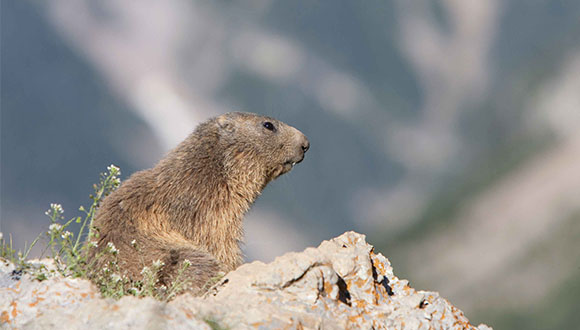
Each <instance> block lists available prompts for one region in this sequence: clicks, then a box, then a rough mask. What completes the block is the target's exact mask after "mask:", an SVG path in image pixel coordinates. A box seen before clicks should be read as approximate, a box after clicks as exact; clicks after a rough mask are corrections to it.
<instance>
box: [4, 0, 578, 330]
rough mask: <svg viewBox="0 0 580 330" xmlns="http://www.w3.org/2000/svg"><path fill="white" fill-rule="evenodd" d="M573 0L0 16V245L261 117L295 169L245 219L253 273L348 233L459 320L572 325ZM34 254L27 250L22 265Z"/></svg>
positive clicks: (177, 5)
mask: <svg viewBox="0 0 580 330" xmlns="http://www.w3.org/2000/svg"><path fill="white" fill-rule="evenodd" d="M579 17H580V2H578V1H564V0H560V1H558V0H555V1H524V0H514V1H497V0H487V1H475V0H469V1H461V0H431V1H404V0H398V1H386V0H382V1H378V0H367V1H274V0H247V1H236V2H234V1H211V2H210V1H183V0H166V1H155V0H141V1H115V0H106V1H98V2H96V1H90V0H51V1H36V0H27V1H24V0H23V1H8V0H6V1H4V0H2V2H1V85H0V86H1V88H0V91H1V100H0V101H1V113H0V129H1V131H0V148H1V149H0V150H1V155H0V156H1V172H0V202H1V204H0V207H1V208H0V217H1V218H0V232H3V233H4V236H5V237H7V236H8V234H11V235H12V237H13V240H14V242H15V243H16V245H17V246H23V244H24V242H25V241H28V242H30V241H32V240H33V239H34V238H35V237H36V235H37V234H38V233H39V232H41V231H43V230H46V229H47V227H48V224H49V221H48V219H47V218H46V217H45V216H44V215H43V213H44V211H45V210H46V209H48V206H49V204H50V203H51V202H57V203H61V204H62V205H63V207H64V209H65V215H66V216H68V217H72V216H74V215H77V213H78V212H77V211H76V210H77V209H78V207H79V205H86V204H88V195H89V194H90V193H91V192H92V188H91V187H92V183H95V182H97V181H98V173H99V172H102V171H104V170H105V169H106V166H107V165H109V164H111V163H114V164H116V165H118V166H120V167H121V169H122V172H123V176H122V177H123V178H126V177H128V176H129V175H130V174H131V173H133V172H134V171H136V170H139V169H143V168H148V167H151V166H153V165H154V164H155V163H156V161H157V160H158V159H160V158H161V157H162V156H163V154H164V153H166V152H167V151H168V150H169V149H170V148H172V147H173V146H175V145H176V144H177V143H178V142H179V141H181V140H182V139H183V138H184V137H185V136H186V135H187V134H188V133H189V132H191V131H192V130H193V128H194V127H195V126H196V125H197V124H198V123H199V122H201V121H204V120H205V119H207V118H208V117H211V116H214V115H218V114H220V113H222V112H226V111H233V110H242V111H250V112H257V113H262V114H266V115H271V116H274V117H276V118H278V119H280V120H282V121H285V122H286V123H288V124H291V125H293V126H295V127H297V128H298V129H300V130H301V131H302V132H304V133H305V134H306V135H307V136H308V137H309V139H310V141H311V144H312V147H311V151H309V153H308V155H307V157H306V160H305V161H304V162H303V163H301V164H300V165H299V166H297V167H296V168H295V169H294V170H293V171H292V172H291V173H289V174H287V175H285V176H283V177H281V178H280V179H279V180H277V181H275V182H273V183H272V184H270V185H269V187H268V188H267V189H266V191H265V192H264V193H263V195H262V197H261V198H260V199H259V200H258V202H257V203H256V204H255V206H254V208H253V209H252V211H251V212H250V214H249V215H248V216H247V217H246V223H245V225H246V243H245V251H246V255H247V260H263V261H271V260H273V258H274V257H275V256H277V255H281V254H282V253H284V252H287V251H293V250H302V249H304V248H305V247H307V246H312V245H317V244H318V243H319V242H320V241H321V240H323V239H329V238H332V237H334V236H336V235H339V234H341V233H342V232H344V231H347V230H356V231H358V232H361V233H365V234H366V235H367V237H368V239H369V241H370V243H371V244H374V245H375V247H376V249H377V250H378V251H379V252H381V253H383V254H385V255H386V256H387V257H388V258H389V259H390V260H391V262H392V263H393V265H394V267H395V269H396V270H397V275H398V276H400V277H402V278H407V279H409V280H410V281H411V282H412V284H413V286H414V287H417V288H426V289H429V290H434V291H439V292H440V293H441V294H442V295H443V296H444V297H447V298H448V299H450V300H451V302H452V303H453V304H455V305H457V306H459V307H460V308H461V309H462V310H463V311H464V312H465V313H466V315H467V316H468V317H469V319H470V320H471V321H472V322H473V323H476V324H477V323H479V322H485V323H487V324H489V325H491V326H494V327H496V328H497V329H524V328H525V329H558V328H561V329H564V328H569V329H571V328H574V326H575V325H577V324H578V323H579V322H580V314H579V313H578V312H577V307H576V306H577V302H576V300H577V299H576V298H577V297H579V296H580V19H579ZM35 253H40V250H38V251H35Z"/></svg>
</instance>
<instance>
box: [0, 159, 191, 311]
mask: <svg viewBox="0 0 580 330" xmlns="http://www.w3.org/2000/svg"><path fill="white" fill-rule="evenodd" d="M120 174H121V171H120V169H119V168H118V167H117V166H115V165H110V166H108V167H107V172H105V173H101V175H100V180H99V183H98V184H95V185H93V189H94V193H93V194H91V195H90V199H91V201H92V203H91V205H90V207H88V208H85V207H83V206H81V207H80V208H79V211H81V212H82V213H83V216H77V217H73V218H71V219H69V220H68V221H64V219H65V218H64V216H63V214H64V210H63V208H62V206H61V205H60V204H56V203H53V204H51V205H50V209H49V210H48V211H46V212H45V214H46V215H47V216H48V217H49V218H50V225H49V227H48V231H47V232H45V233H44V234H40V235H39V236H38V237H37V238H36V239H35V240H34V241H33V242H32V244H30V246H27V247H26V246H25V248H24V252H22V251H18V252H17V251H16V250H15V249H14V248H13V245H12V237H11V236H10V240H9V242H6V241H5V240H4V239H3V238H2V233H0V243H1V248H0V257H1V258H4V259H6V260H9V261H10V262H12V263H13V264H15V265H16V266H17V268H18V269H19V270H22V271H24V272H27V273H29V274H32V275H33V276H34V277H35V278H36V279H38V280H44V279H46V278H48V277H49V276H52V275H53V274H54V273H59V274H60V275H62V276H65V277H73V278H78V277H82V278H90V279H91V280H92V281H93V282H94V283H95V284H96V285H97V287H98V288H99V290H100V292H101V294H102V296H103V297H112V298H115V299H119V298H121V297H123V296H125V295H133V296H137V297H146V296H151V297H155V298H157V299H159V300H162V301H168V300H171V299H172V298H174V297H175V296H176V295H178V294H180V293H182V292H183V291H184V290H186V289H187V288H188V285H189V279H186V278H185V277H184V273H185V271H186V270H187V268H189V267H190V266H191V263H190V262H189V261H188V260H185V261H184V262H183V264H182V266H181V268H180V269H179V271H178V274H177V276H176V277H175V278H174V279H173V281H172V282H171V284H170V286H169V287H166V286H164V285H160V284H159V272H160V270H161V268H162V267H163V266H164V264H163V263H162V262H161V261H156V262H153V263H152V265H150V266H147V265H145V263H143V271H142V272H141V274H142V276H143V278H142V279H141V280H138V281H132V280H130V279H129V278H128V277H127V276H126V275H125V274H124V273H123V272H122V270H121V269H120V267H119V264H118V253H119V250H118V249H117V248H116V247H115V245H114V244H113V243H111V242H109V243H108V244H107V246H106V247H105V248H104V249H101V251H100V252H98V253H97V254H96V255H95V257H93V258H89V253H90V251H91V249H96V248H97V240H96V239H97V238H98V237H99V233H98V231H97V230H96V229H95V228H94V227H93V221H94V218H95V215H96V212H97V210H98V208H99V206H100V204H101V202H102V200H103V199H104V198H105V197H106V196H108V195H109V194H110V193H111V192H113V191H114V190H115V189H116V188H117V187H118V186H119V185H120V183H121V180H120V179H119V175H120ZM73 223H77V224H80V225H81V226H80V229H79V232H78V233H77V234H76V235H75V233H73V232H72V231H70V230H69V228H70V226H71V225H72V224H73ZM42 237H45V238H47V240H48V242H47V244H46V248H45V249H44V251H43V252H42V255H44V254H45V253H46V252H47V251H50V255H49V256H50V257H51V258H52V259H53V260H54V266H55V267H54V268H51V269H48V267H47V266H46V265H45V264H42V263H31V262H29V261H28V255H29V254H30V251H31V249H32V247H34V245H35V244H36V243H37V242H38V241H39V239H40V238H42ZM131 243H132V244H131V245H132V246H133V248H135V249H136V252H139V249H138V246H137V244H136V242H135V241H133V242H131ZM96 264H99V265H102V264H104V265H105V266H104V267H102V268H101V269H98V270H95V265H96Z"/></svg>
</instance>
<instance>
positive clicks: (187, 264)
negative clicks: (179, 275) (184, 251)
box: [183, 259, 191, 267]
mask: <svg viewBox="0 0 580 330" xmlns="http://www.w3.org/2000/svg"><path fill="white" fill-rule="evenodd" d="M183 266H185V267H189V266H191V261H189V259H184V260H183Z"/></svg>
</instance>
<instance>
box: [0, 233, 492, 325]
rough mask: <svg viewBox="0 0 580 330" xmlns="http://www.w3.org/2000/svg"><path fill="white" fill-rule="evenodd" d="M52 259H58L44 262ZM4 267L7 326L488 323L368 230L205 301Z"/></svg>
mask: <svg viewBox="0 0 580 330" xmlns="http://www.w3.org/2000/svg"><path fill="white" fill-rule="evenodd" d="M41 262H43V263H47V264H50V261H46V260H44V261H41ZM13 270H14V266H13V265H11V264H9V263H6V262H5V263H3V264H2V265H1V266H0V313H1V324H2V327H3V328H21V329H63V328H66V329H166V328H167V329H210V328H211V327H210V325H213V326H215V325H216V324H217V325H219V326H221V327H225V328H231V329H247V328H259V329H278V328H289V329H302V328H307V329H317V328H322V329H371V328H375V329H481V330H484V329H490V328H489V327H487V326H486V325H479V326H478V327H475V326H473V325H471V324H470V323H469V320H468V319H467V318H466V317H465V316H464V315H463V313H462V312H461V311H460V310H459V309H458V308H456V307H454V306H453V305H451V304H450V303H449V302H448V301H447V300H445V299H444V298H442V297H440V296H439V295H438V294H437V293H435V292H426V291H417V290H415V289H413V288H411V287H410V286H409V285H408V282H407V281H406V280H400V279H399V278H397V277H396V276H395V275H394V274H393V269H392V267H391V265H390V262H389V261H388V260H387V259H386V258H385V257H384V256H382V255H381V254H376V253H374V252H373V247H372V246H370V245H369V244H367V243H366V241H365V237H364V235H361V234H357V233H354V232H347V233H345V234H343V235H341V236H339V237H337V238H334V239H332V240H330V241H324V242H322V244H321V245H320V246H319V247H318V248H308V249H306V250H305V251H304V252H301V253H289V254H286V255H284V256H281V257H278V258H277V259H276V260H274V261H273V262H272V263H270V264H264V263H262V262H253V263H249V264H245V265H243V266H241V267H239V268H238V269H237V270H236V271H233V272H231V273H229V274H227V275H226V276H225V277H224V278H223V279H222V280H221V281H220V282H219V283H218V284H217V285H216V286H215V287H213V288H212V289H211V290H210V291H209V292H208V293H207V294H206V295H205V296H204V297H193V296H191V295H182V296H179V297H177V298H176V299H174V300H173V301H171V302H169V303H162V302H159V301H156V300H154V299H152V298H144V299H138V298H135V297H124V298H122V299H120V300H118V301H115V300H112V299H102V298H100V297H99V293H98V290H97V289H96V288H95V287H94V285H92V284H91V283H90V282H88V281H86V280H81V279H70V278H63V277H60V276H52V277H50V278H49V279H47V280H45V281H42V282H39V281H36V280H34V279H32V278H31V277H30V276H29V275H26V274H24V275H22V276H21V277H20V278H18V277H14V276H12V275H11V274H12V272H13Z"/></svg>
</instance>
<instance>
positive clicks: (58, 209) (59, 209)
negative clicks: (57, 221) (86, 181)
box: [50, 203, 64, 214]
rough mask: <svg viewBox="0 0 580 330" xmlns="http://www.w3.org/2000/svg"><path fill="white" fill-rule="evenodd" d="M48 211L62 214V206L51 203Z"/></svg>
mask: <svg viewBox="0 0 580 330" xmlns="http://www.w3.org/2000/svg"><path fill="white" fill-rule="evenodd" d="M50 209H51V210H53V211H56V213H59V214H62V213H63V212H64V210H63V209H62V205H60V204H56V203H51V204H50Z"/></svg>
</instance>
